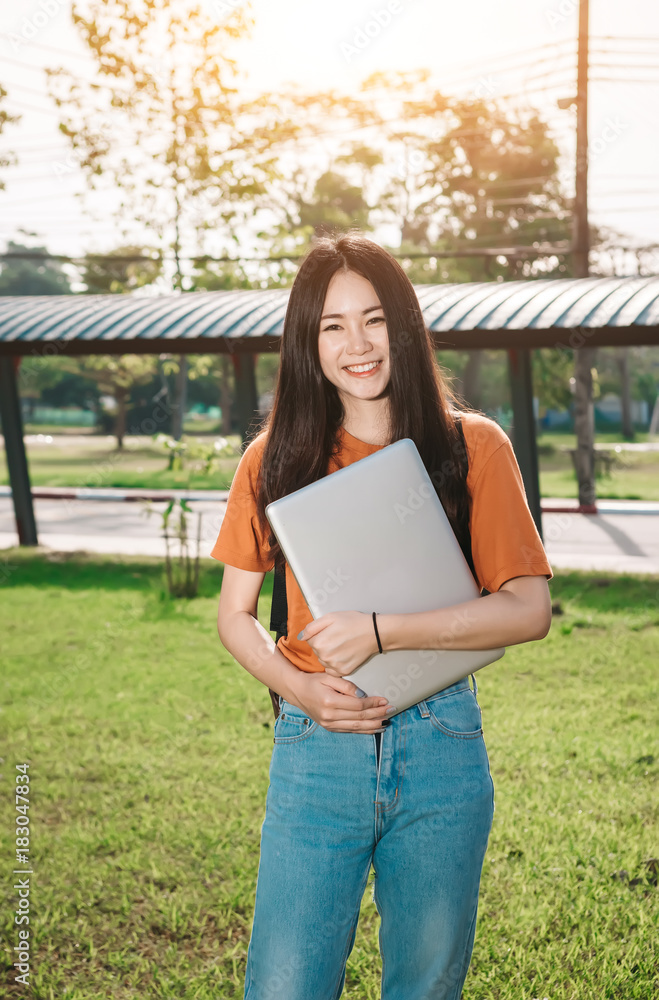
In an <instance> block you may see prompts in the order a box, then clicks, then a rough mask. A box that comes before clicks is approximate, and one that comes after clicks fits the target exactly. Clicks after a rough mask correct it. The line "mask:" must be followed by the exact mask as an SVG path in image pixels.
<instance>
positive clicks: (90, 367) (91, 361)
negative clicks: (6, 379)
mask: <svg viewBox="0 0 659 1000" xmlns="http://www.w3.org/2000/svg"><path fill="white" fill-rule="evenodd" d="M62 367H63V368H65V369H66V370H68V371H75V372H79V373H80V374H81V375H83V376H84V377H85V378H87V379H90V380H92V381H93V382H95V383H96V384H97V385H98V387H99V388H100V389H101V390H102V391H103V392H107V393H109V394H110V395H112V396H114V398H115V400H116V403H117V413H116V418H115V428H114V433H115V436H116V438H117V448H120V449H121V448H123V446H124V436H125V434H126V405H127V402H128V397H129V394H130V390H131V389H132V388H133V386H137V385H143V384H145V383H146V382H149V381H150V380H151V379H152V378H153V375H154V372H155V370H156V360H155V358H153V357H152V356H150V355H148V354H121V355H116V356H115V355H105V354H103V355H89V356H85V357H82V358H62Z"/></svg>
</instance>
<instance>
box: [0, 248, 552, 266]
mask: <svg viewBox="0 0 659 1000" xmlns="http://www.w3.org/2000/svg"><path fill="white" fill-rule="evenodd" d="M569 253H571V248H570V247H569V246H568V245H565V246H556V247H553V246H547V247H537V248H534V247H532V246H512V247H488V248H483V249H478V250H476V249H474V250H472V249H455V250H446V251H445V250H432V251H428V252H426V251H416V250H413V251H410V252H409V253H399V254H396V253H394V254H392V256H393V257H396V258H397V259H398V260H414V259H419V260H429V259H430V258H432V257H437V258H443V259H451V258H453V257H506V256H524V255H526V256H529V257H547V256H562V255H564V254H569ZM304 256H305V254H299V253H297V254H293V253H291V254H278V255H276V256H263V257H241V256H238V257H229V256H224V257H211V256H209V255H207V254H200V255H197V256H185V255H181V254H179V260H186V261H188V262H190V263H194V264H197V265H199V264H226V263H233V264H236V263H274V262H278V261H296V260H303V259H304ZM173 259H174V258H173V256H169V255H162V254H159V255H158V256H154V257H145V256H143V255H140V254H85V255H83V256H79V257H72V256H69V255H67V254H40V253H32V252H30V251H10V252H8V253H3V254H0V262H1V261H2V260H38V261H42V262H44V261H57V262H59V263H69V264H75V263H86V262H92V261H99V262H103V263H106V264H112V263H135V262H140V261H143V262H144V263H149V264H154V263H161V262H163V261H167V260H173Z"/></svg>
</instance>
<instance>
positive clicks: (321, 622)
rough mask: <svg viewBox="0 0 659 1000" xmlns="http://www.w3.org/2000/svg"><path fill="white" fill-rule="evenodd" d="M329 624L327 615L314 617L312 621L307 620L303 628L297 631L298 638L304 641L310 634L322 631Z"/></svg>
mask: <svg viewBox="0 0 659 1000" xmlns="http://www.w3.org/2000/svg"><path fill="white" fill-rule="evenodd" d="M329 624H330V620H329V617H328V615H321V616H320V618H316V619H315V620H314V621H310V622H307V624H306V625H305V626H304V628H303V629H302V630H301V631H300V632H299V633H298V639H301V640H302V641H303V642H306V641H307V640H308V639H311V637H312V636H314V635H317V634H318V632H322V631H323V629H324V628H327V626H328V625H329Z"/></svg>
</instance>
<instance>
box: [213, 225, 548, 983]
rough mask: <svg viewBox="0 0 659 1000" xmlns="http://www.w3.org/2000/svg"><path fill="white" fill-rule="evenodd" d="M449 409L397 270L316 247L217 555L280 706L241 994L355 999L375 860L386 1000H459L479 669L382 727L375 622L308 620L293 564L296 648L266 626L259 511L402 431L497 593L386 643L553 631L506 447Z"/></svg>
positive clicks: (380, 625)
mask: <svg viewBox="0 0 659 1000" xmlns="http://www.w3.org/2000/svg"><path fill="white" fill-rule="evenodd" d="M450 403H453V404H454V403H455V400H454V397H453V396H452V395H451V393H450V391H449V389H448V388H447V386H446V385H445V384H444V380H443V377H442V374H441V369H440V368H439V366H438V364H437V362H436V359H435V356H434V352H433V347H432V343H431V340H430V335H429V333H428V331H427V328H426V326H425V325H424V321H423V316H422V313H421V308H420V306H419V302H418V300H417V297H416V294H415V292H414V289H413V287H412V285H411V284H410V281H409V279H408V278H407V276H406V275H405V273H404V271H403V270H402V268H401V267H400V266H399V265H398V263H397V262H396V260H395V259H394V258H393V257H391V255H390V254H388V253H387V252H386V251H385V250H383V249H382V248H381V247H379V246H378V245H377V244H375V243H374V242H372V241H370V240H368V239H366V238H364V237H363V236H361V235H359V234H354V233H353V234H349V235H347V236H341V237H326V238H323V239H320V240H318V242H317V243H316V244H315V245H314V246H313V248H312V249H311V251H310V252H309V253H308V255H307V256H306V258H305V260H304V261H303V263H302V265H301V267H300V269H299V272H298V274H297V276H296V278H295V282H294V284H293V287H292V289H291V294H290V299H289V303H288V309H287V313H286V320H285V323H284V332H283V336H282V341H281V361H280V370H279V379H278V385H277V390H276V394H275V399H274V405H273V407H272V410H271V412H270V414H269V417H268V418H267V420H266V422H265V425H264V428H263V430H262V431H261V433H259V434H258V436H257V437H255V438H254V439H253V440H252V441H251V443H250V444H249V445H248V447H247V448H246V450H245V451H244V453H243V455H242V457H241V460H240V463H239V465H238V469H237V471H236V474H235V477H234V480H233V483H232V486H231V490H230V493H229V499H228V503H227V508H226V513H225V517H224V521H223V523H222V526H221V529H220V533H219V536H218V539H217V542H216V544H215V546H214V548H213V552H212V555H213V556H214V557H215V558H216V559H219V560H221V561H222V562H223V563H224V564H225V567H224V576H223V582H222V590H221V594H220V603H219V612H218V631H219V635H220V639H221V641H222V643H223V644H224V646H225V647H226V649H227V650H228V651H229V652H230V653H231V654H232V655H233V656H234V657H235V658H236V660H237V661H238V662H239V663H240V664H241V665H242V666H244V667H245V668H246V669H247V670H248V671H249V672H250V673H251V674H253V675H254V676H255V677H256V678H257V679H258V680H260V681H261V682H262V683H263V684H265V685H266V687H269V688H271V689H273V690H274V691H276V692H277V693H278V694H279V696H280V697H279V703H280V714H279V716H278V717H277V720H276V722H275V729H274V748H273V754H272V760H271V764H270V785H269V787H268V793H267V798H266V811H265V819H264V821H263V825H262V829H261V854H260V862H259V869H258V879H257V886H256V902H255V910H254V920H253V925H252V933H251V939H250V944H249V949H248V956H247V970H246V977H245V1000H312V998H313V1000H337V998H338V997H340V996H341V993H342V990H343V985H344V981H345V969H346V961H347V958H348V956H349V954H350V952H351V950H352V947H353V944H354V940H355V932H356V927H357V920H358V915H359V910H360V904H361V901H362V897H363V894H364V891H365V887H366V884H367V880H368V876H369V872H370V868H371V865H372V866H373V869H374V872H375V876H374V878H375V880H374V894H373V898H374V901H375V904H376V906H377V909H378V913H379V915H380V918H381V923H380V930H379V944H380V953H381V957H382V1000H430V998H440V997H441V998H443V1000H458V998H459V997H460V994H461V991H462V985H463V982H464V979H465V976H466V974H467V969H468V967H469V962H470V959H471V953H472V948H473V943H474V932H475V925H476V912H477V905H478V892H479V884H480V877H481V869H482V865H483V858H484V855H485V850H486V847H487V841H488V837H489V833H490V827H491V824H492V816H493V810H494V789H493V784H492V779H491V776H490V769H489V761H488V756H487V752H486V749H485V744H484V740H483V730H482V727H481V713H480V707H479V705H478V702H477V699H476V692H477V687H476V679H475V677H474V676H473V675H471V677H472V681H473V690H472V687H471V686H470V684H469V678H465V679H464V680H462V681H459V682H458V683H456V684H453V685H451V686H450V687H448V688H445V689H444V690H442V691H439V692H438V693H437V694H435V695H433V696H432V697H431V698H427V699H425V701H421V702H419V703H418V704H417V705H413V706H412V707H411V708H408V709H407V710H406V711H402V712H399V713H398V714H395V715H394V716H393V718H389V716H390V715H391V713H392V712H394V711H395V710H396V706H390V705H389V704H388V703H387V701H386V699H384V698H380V697H365V696H363V695H364V693H363V692H361V691H360V690H359V688H357V687H356V685H355V684H353V683H352V681H351V680H350V673H351V672H352V671H353V670H354V669H355V668H356V667H358V666H359V665H360V664H361V663H363V662H364V661H365V660H366V659H368V658H369V657H370V656H372V655H373V654H374V653H377V652H378V644H377V637H376V634H375V629H374V623H373V619H372V617H371V614H366V613H361V612H357V611H342V612H334V613H328V614H325V615H323V616H322V617H320V618H318V619H316V621H313V620H312V616H311V613H310V612H309V609H308V607H307V605H306V603H305V601H304V598H303V597H302V594H301V592H300V590H299V588H298V587H297V585H296V583H295V579H294V578H293V576H292V574H291V572H290V569H289V567H288V566H286V590H287V598H288V635H287V636H285V637H281V638H279V641H278V642H277V643H276V644H275V642H274V641H273V639H272V638H271V636H270V634H269V632H268V631H266V629H265V628H264V627H263V626H262V625H261V624H260V623H259V621H258V619H257V601H258V596H259V592H260V590H261V585H262V583H263V577H264V574H265V573H266V571H268V570H271V569H273V567H274V566H275V564H276V565H277V568H279V567H280V566H281V565H282V562H283V556H282V554H281V551H280V550H279V548H278V546H277V544H276V541H275V538H274V536H273V535H272V532H271V531H270V528H269V524H268V522H267V519H266V517H265V505H266V504H268V503H270V502H271V501H273V500H275V499H278V498H279V497H282V496H285V495H286V494H288V493H291V492H293V491H294V490H297V489H300V488H301V487H303V486H305V485H307V484H308V483H311V482H314V481H316V480H317V479H319V478H320V477H322V476H325V475H328V474H331V473H332V472H334V471H336V470H337V469H338V468H340V467H342V466H346V465H348V464H350V463H351V462H356V461H359V459H361V458H363V457H364V456H366V455H370V454H372V453H373V452H375V451H377V450H378V449H379V448H382V447H384V446H385V445H387V444H390V443H392V442H394V441H397V440H399V439H400V438H402V437H410V438H412V439H413V441H414V442H415V443H416V445H417V447H418V449H419V452H420V454H421V456H422V458H423V460H424V463H425V465H426V468H427V470H428V472H429V474H430V476H431V479H432V481H433V483H434V485H435V489H436V490H437V493H438V495H439V497H440V499H441V501H442V503H443V505H444V508H445V510H446V512H447V514H448V516H449V519H450V521H451V524H452V526H453V528H454V530H455V532H456V535H457V536H458V539H459V540H460V541H461V544H462V545H463V550H465V551H466V549H465V542H467V543H468V541H469V533H470V539H471V551H472V557H473V566H474V569H475V574H476V576H477V580H478V583H479V584H480V586H481V588H482V589H484V590H486V591H487V592H488V593H487V594H486V595H485V596H482V597H480V598H478V599H477V600H474V601H469V602H466V603H463V604H460V605H455V606H453V607H450V608H444V609H438V610H436V611H427V612H422V613H418V614H381V615H378V616H377V619H376V624H377V629H378V632H379V638H380V642H381V644H382V647H383V651H384V652H386V651H387V650H389V649H439V648H444V649H483V648H490V647H495V646H511V645H514V644H515V643H521V642H528V641H529V640H533V639H541V638H543V637H544V636H545V635H546V634H547V632H548V630H549V626H550V622H551V604H550V599H549V591H548V587H547V579H548V578H551V575H552V571H551V567H550V565H549V563H548V561H547V557H546V555H545V552H544V549H543V547H542V543H541V540H540V537H539V535H538V532H537V530H536V528H535V524H534V522H533V519H532V517H531V515H530V512H529V509H528V505H527V502H526V497H525V494H524V488H523V485H522V479H521V476H520V472H519V468H518V466H517V462H516V460H515V456H514V453H513V450H512V447H511V445H510V442H509V439H508V437H507V436H506V434H505V433H504V432H503V431H502V430H501V429H500V428H499V427H498V426H497V424H496V423H494V422H493V421H491V420H489V419H488V418H486V417H484V416H483V415H481V414H479V413H476V412H473V411H465V412H462V413H461V415H460V416H461V423H462V431H463V433H464V441H465V442H466V455H465V453H464V448H463V447H462V446H461V443H462V440H463V439H462V437H461V436H460V432H459V429H458V427H457V426H456V414H457V411H456V409H455V406H454V405H453V406H452V405H450ZM382 544H383V545H386V539H385V538H383V539H382ZM438 572H441V567H438ZM490 669H491V670H495V669H496V666H495V665H492V667H491V668H490Z"/></svg>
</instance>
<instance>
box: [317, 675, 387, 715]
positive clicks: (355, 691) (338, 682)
mask: <svg viewBox="0 0 659 1000" xmlns="http://www.w3.org/2000/svg"><path fill="white" fill-rule="evenodd" d="M325 674H326V676H327V678H328V679H331V681H332V683H331V685H330V686H331V688H332V690H333V691H336V693H337V694H348V695H352V696H353V697H357V698H359V700H360V702H361V707H362V708H372V707H374V706H375V705H388V704H389V701H388V700H387V699H386V698H385V697H384V695H379V694H373V695H367V694H366V692H365V691H362V689H361V688H359V687H357V685H356V684H355V683H354V681H349V680H348V679H347V678H345V677H341V676H334V674H331V673H330V672H329V670H328V669H327V668H325Z"/></svg>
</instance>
